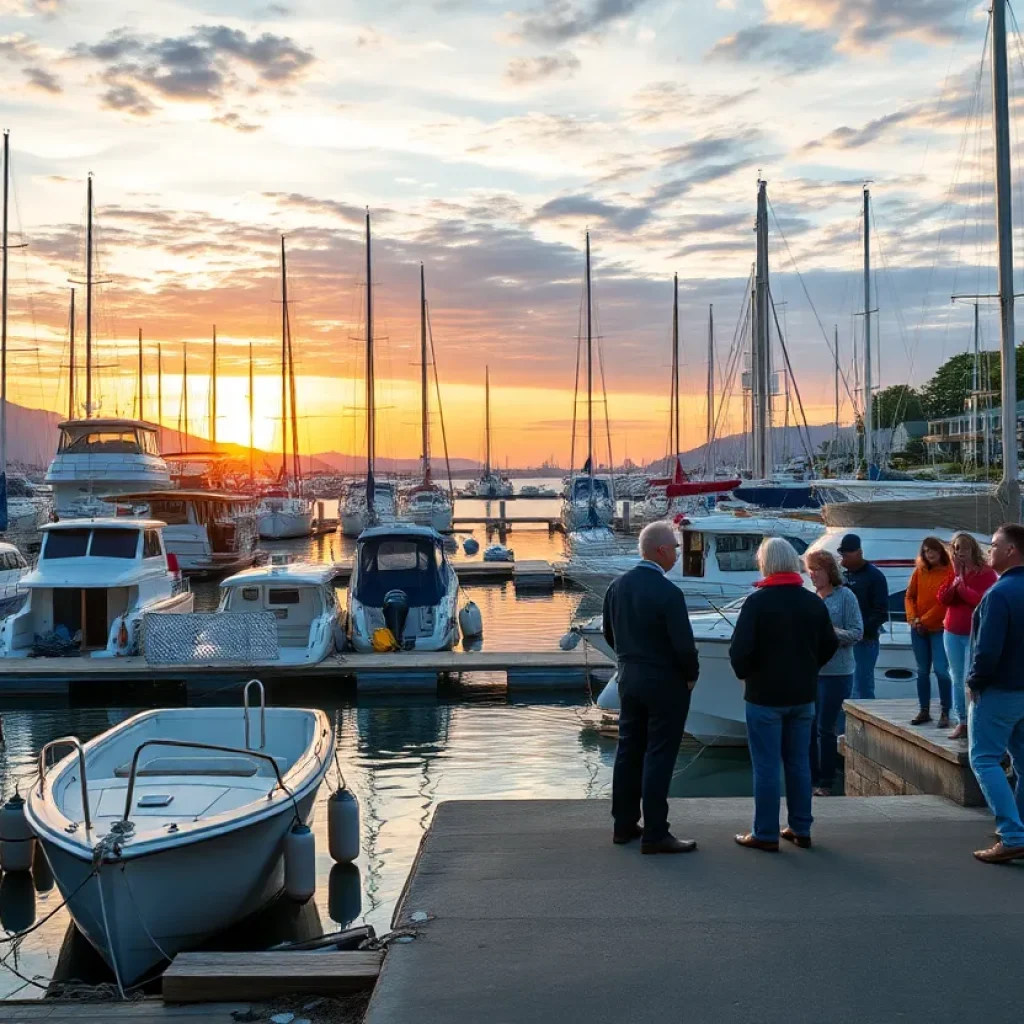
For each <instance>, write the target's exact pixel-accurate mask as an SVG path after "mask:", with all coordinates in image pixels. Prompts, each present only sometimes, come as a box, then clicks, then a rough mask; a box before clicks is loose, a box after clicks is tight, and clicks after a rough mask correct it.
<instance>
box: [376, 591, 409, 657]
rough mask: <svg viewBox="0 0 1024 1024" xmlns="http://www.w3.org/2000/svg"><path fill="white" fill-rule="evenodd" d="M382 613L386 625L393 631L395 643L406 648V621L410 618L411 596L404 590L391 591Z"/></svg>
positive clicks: (385, 598) (386, 598)
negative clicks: (403, 639)
mask: <svg viewBox="0 0 1024 1024" xmlns="http://www.w3.org/2000/svg"><path fill="white" fill-rule="evenodd" d="M381 611H383V612H384V625H385V626H387V627H388V629H390V630H391V634H392V636H394V638H395V643H397V644H398V646H399V648H401V647H402V646H404V645H403V643H402V634H403V633H404V632H405V620H406V619H407V618H408V617H409V595H408V594H406V592H405V591H404V590H389V591H388V592H387V593H386V594H385V595H384V604H383V606H382V608H381Z"/></svg>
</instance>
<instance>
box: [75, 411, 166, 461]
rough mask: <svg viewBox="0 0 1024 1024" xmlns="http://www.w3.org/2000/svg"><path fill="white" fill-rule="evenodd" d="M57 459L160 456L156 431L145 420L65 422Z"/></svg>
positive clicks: (153, 426)
mask: <svg viewBox="0 0 1024 1024" xmlns="http://www.w3.org/2000/svg"><path fill="white" fill-rule="evenodd" d="M57 454H58V455H156V456H159V455H160V445H159V443H158V441H157V427H156V426H155V425H154V424H152V423H146V422H145V421H144V420H122V419H89V420H66V421H65V422H64V423H61V424H60V441H59V443H58V445H57Z"/></svg>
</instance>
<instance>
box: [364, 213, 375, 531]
mask: <svg viewBox="0 0 1024 1024" xmlns="http://www.w3.org/2000/svg"><path fill="white" fill-rule="evenodd" d="M371 245H372V241H371V237H370V211H369V210H367V211H366V509H367V512H368V513H369V517H370V520H371V521H373V519H374V516H375V513H376V508H377V504H376V493H375V489H376V485H375V484H374V480H373V471H374V468H375V467H374V462H375V461H376V460H375V457H374V456H375V454H376V448H377V437H376V433H377V422H376V420H377V410H376V409H375V408H374V399H375V397H376V389H375V387H374V368H373V255H372V249H371Z"/></svg>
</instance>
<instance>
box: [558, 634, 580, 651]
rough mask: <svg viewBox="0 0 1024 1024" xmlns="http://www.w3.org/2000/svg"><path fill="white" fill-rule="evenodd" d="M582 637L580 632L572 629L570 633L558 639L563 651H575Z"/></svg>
mask: <svg viewBox="0 0 1024 1024" xmlns="http://www.w3.org/2000/svg"><path fill="white" fill-rule="evenodd" d="M582 639H583V638H582V637H581V636H580V634H579V633H577V632H576V631H575V630H572V629H570V630H569V632H568V633H563V634H562V639H561V640H559V641H558V646H559V648H560V649H561V650H563V651H575V650H576V648H577V647H579V645H580V640H582Z"/></svg>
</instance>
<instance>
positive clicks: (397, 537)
mask: <svg viewBox="0 0 1024 1024" xmlns="http://www.w3.org/2000/svg"><path fill="white" fill-rule="evenodd" d="M458 599H459V581H458V577H457V576H456V575H455V570H454V569H453V568H452V565H451V563H450V562H449V561H448V557H447V556H446V555H445V551H444V540H443V539H442V537H441V535H440V534H439V533H438V532H437V531H436V530H432V529H430V528H429V527H426V526H414V525H407V524H396V525H394V526H378V527H374V528H373V529H369V530H366V531H364V533H363V534H362V536H361V537H360V538H359V543H358V545H357V547H356V555H355V560H354V562H353V567H352V578H351V580H350V582H349V600H348V612H349V614H348V630H349V639H350V640H351V642H352V645H353V646H354V647H355V649H356V650H357V651H372V650H374V649H375V647H374V638H375V635H376V634H377V633H378V631H379V630H384V629H388V630H390V631H391V634H392V636H393V638H394V641H395V643H397V645H398V646H399V647H400V648H402V649H410V648H415V649H416V650H418V651H448V650H451V649H452V647H454V646H455V644H456V643H457V642H458V639H459V625H458Z"/></svg>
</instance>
